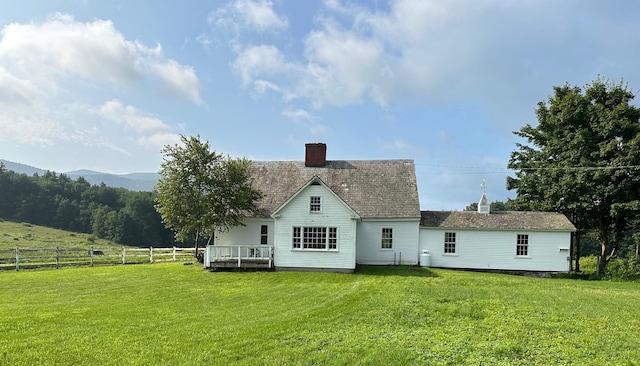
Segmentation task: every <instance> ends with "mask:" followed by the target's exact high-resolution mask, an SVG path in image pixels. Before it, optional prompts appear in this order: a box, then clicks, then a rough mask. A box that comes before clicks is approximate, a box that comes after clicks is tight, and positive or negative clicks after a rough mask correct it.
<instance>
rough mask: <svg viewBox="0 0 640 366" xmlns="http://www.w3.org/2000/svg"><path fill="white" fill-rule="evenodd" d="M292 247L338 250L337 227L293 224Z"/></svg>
mask: <svg viewBox="0 0 640 366" xmlns="http://www.w3.org/2000/svg"><path fill="white" fill-rule="evenodd" d="M292 243H293V244H292V247H293V249H303V250H304V249H308V250H338V228H337V227H323V226H302V227H301V226H294V227H293V237H292Z"/></svg>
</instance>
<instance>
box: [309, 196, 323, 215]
mask: <svg viewBox="0 0 640 366" xmlns="http://www.w3.org/2000/svg"><path fill="white" fill-rule="evenodd" d="M320 211H322V204H321V200H320V196H311V197H309V212H320Z"/></svg>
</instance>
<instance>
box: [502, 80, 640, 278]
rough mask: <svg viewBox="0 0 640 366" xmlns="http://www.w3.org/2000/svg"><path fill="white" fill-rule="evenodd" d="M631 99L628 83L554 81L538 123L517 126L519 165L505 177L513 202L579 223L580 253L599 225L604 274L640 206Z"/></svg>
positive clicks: (635, 113)
mask: <svg viewBox="0 0 640 366" xmlns="http://www.w3.org/2000/svg"><path fill="white" fill-rule="evenodd" d="M633 98H634V94H633V93H632V92H631V91H629V90H628V89H627V87H626V85H623V84H622V83H618V84H614V83H611V82H607V81H603V80H600V79H598V80H596V81H594V82H593V83H592V84H591V85H587V86H586V87H585V89H584V90H583V89H582V88H580V87H576V86H570V85H564V86H559V87H554V94H553V95H552V96H551V97H549V99H548V101H547V102H546V103H545V102H539V103H538V106H537V108H536V115H537V119H538V125H537V126H536V127H533V126H531V125H529V124H527V125H525V126H524V127H522V128H521V129H520V130H519V131H516V132H514V133H515V134H516V135H518V136H520V137H521V138H523V139H524V140H525V141H526V142H525V143H523V144H520V143H518V144H516V147H517V149H516V151H514V152H512V153H511V159H510V161H509V164H508V167H509V168H510V169H513V170H515V172H516V173H515V177H508V178H507V188H508V189H515V190H516V191H517V197H516V199H515V200H514V201H513V203H514V205H515V206H517V207H519V208H520V209H527V210H548V211H559V212H562V213H564V214H565V215H567V217H568V218H569V219H570V220H571V221H572V222H573V224H574V225H575V226H576V228H577V230H578V231H577V233H576V234H577V235H576V239H577V240H576V242H577V244H576V246H575V247H574V254H576V259H578V258H579V256H580V245H579V239H580V235H581V234H582V233H584V232H585V231H586V230H588V229H595V230H597V233H598V240H599V241H600V258H601V259H600V262H599V264H598V269H599V272H600V273H603V272H604V269H605V267H606V264H607V262H608V261H609V260H610V259H611V258H612V257H613V256H614V255H615V254H616V251H617V250H618V249H620V248H619V246H620V244H621V243H623V242H624V241H623V240H622V238H623V237H624V236H625V233H626V232H627V230H628V229H629V225H630V224H632V221H633V218H634V217H636V216H637V213H638V212H639V208H640V168H639V165H640V108H638V107H636V106H634V105H632V104H631V101H632V100H633ZM578 263H579V262H578ZM576 270H579V264H578V267H577V268H576Z"/></svg>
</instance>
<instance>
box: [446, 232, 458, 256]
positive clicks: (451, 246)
mask: <svg viewBox="0 0 640 366" xmlns="http://www.w3.org/2000/svg"><path fill="white" fill-rule="evenodd" d="M455 253H456V233H444V254H455Z"/></svg>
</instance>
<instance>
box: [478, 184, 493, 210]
mask: <svg viewBox="0 0 640 366" xmlns="http://www.w3.org/2000/svg"><path fill="white" fill-rule="evenodd" d="M480 187H482V197H480V201H479V202H478V212H479V213H481V214H489V213H491V204H490V203H489V200H488V199H487V193H486V187H487V184H486V183H485V181H484V180H483V181H482V184H480Z"/></svg>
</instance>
